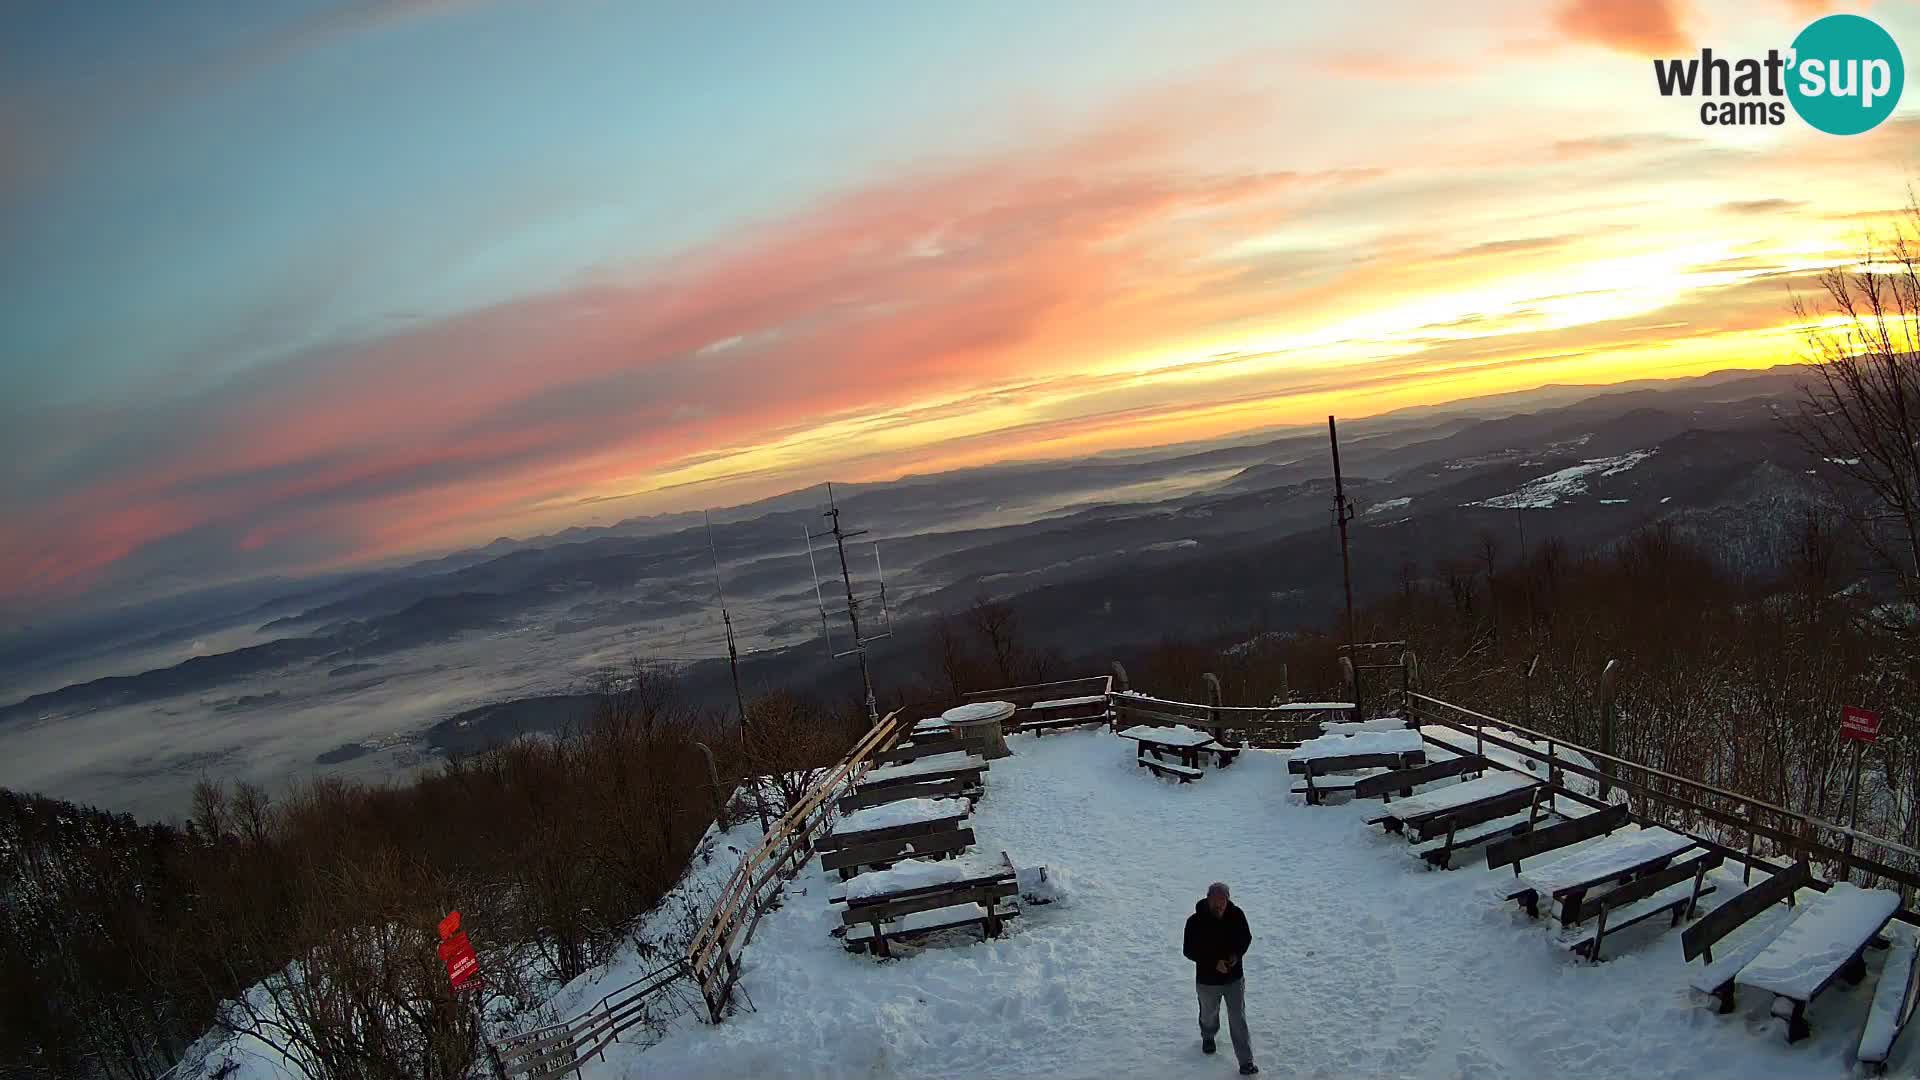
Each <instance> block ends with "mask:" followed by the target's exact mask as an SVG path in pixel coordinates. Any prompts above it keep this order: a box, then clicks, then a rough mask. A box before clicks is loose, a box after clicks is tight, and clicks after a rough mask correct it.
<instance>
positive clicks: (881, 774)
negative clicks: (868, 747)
mask: <svg viewBox="0 0 1920 1080" xmlns="http://www.w3.org/2000/svg"><path fill="white" fill-rule="evenodd" d="M946 752H947V753H949V754H955V755H958V754H959V753H960V752H959V751H958V750H954V749H952V748H948V749H947V751H946ZM939 756H940V755H938V754H935V755H931V756H929V757H925V758H915V759H914V760H912V761H908V762H903V763H902V764H899V765H889V766H886V767H884V768H881V769H872V770H869V771H868V772H867V774H866V775H865V776H862V777H861V778H860V782H859V785H858V790H860V791H877V790H880V789H882V788H890V787H909V786H912V785H916V784H931V783H934V782H936V781H940V780H952V779H958V780H960V781H962V783H963V784H964V785H965V786H967V787H975V788H979V787H984V786H985V782H984V781H983V780H982V778H981V774H982V773H984V772H986V771H987V762H986V759H985V758H982V757H980V756H979V755H978V754H967V755H965V757H964V758H960V757H956V759H955V763H954V764H952V765H944V766H942V765H941V764H940V763H939V762H937V761H936V760H935V759H936V758H938V757H939ZM930 763H931V764H930Z"/></svg>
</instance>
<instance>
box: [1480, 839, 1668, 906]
mask: <svg viewBox="0 0 1920 1080" xmlns="http://www.w3.org/2000/svg"><path fill="white" fill-rule="evenodd" d="M1693 846H1694V839H1693V838H1692V837H1691V836H1683V835H1681V834H1680V833H1677V832H1673V831H1672V830H1670V829H1663V828H1660V827H1659V826H1657V825H1656V826H1654V827H1652V828H1641V829H1632V830H1624V829H1623V830H1621V831H1620V832H1617V833H1614V834H1613V835H1611V836H1603V837H1598V838H1595V839H1593V840H1588V841H1585V842H1584V843H1580V844H1576V845H1574V846H1573V847H1570V848H1567V849H1566V850H1565V851H1564V853H1562V854H1561V855H1560V856H1559V857H1558V858H1555V859H1551V860H1548V861H1546V862H1543V863H1540V864H1538V865H1536V866H1534V867H1532V868H1530V869H1527V870H1523V871H1521V873H1520V878H1519V882H1520V885H1521V889H1520V891H1518V892H1516V893H1513V894H1512V895H1511V896H1510V897H1509V899H1514V900H1518V901H1520V904H1521V906H1523V907H1525V908H1526V909H1527V914H1528V915H1531V916H1534V917H1536V918H1537V917H1538V916H1539V914H1540V898H1541V897H1543V896H1544V897H1547V898H1548V901H1547V902H1548V904H1549V906H1551V905H1552V904H1553V903H1555V902H1558V903H1559V904H1560V912H1561V918H1560V921H1561V923H1562V925H1565V926H1572V925H1573V924H1574V923H1575V922H1577V921H1579V915H1580V908H1581V901H1582V900H1584V899H1585V898H1586V895H1587V893H1588V892H1589V891H1590V890H1592V889H1595V888H1597V887H1599V886H1603V885H1606V884H1608V883H1610V882H1614V881H1620V880H1625V879H1628V878H1632V877H1634V876H1636V875H1638V874H1643V873H1646V872H1647V871H1649V870H1658V869H1660V868H1661V867H1664V866H1665V865H1666V864H1667V863H1669V862H1671V861H1672V860H1673V857H1674V856H1675V855H1678V854H1680V853H1681V852H1683V851H1687V850H1688V849H1690V848H1692V847H1693Z"/></svg>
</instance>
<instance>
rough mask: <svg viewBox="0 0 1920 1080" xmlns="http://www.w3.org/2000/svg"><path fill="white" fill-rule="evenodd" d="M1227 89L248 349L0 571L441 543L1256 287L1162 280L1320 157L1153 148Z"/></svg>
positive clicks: (10, 551) (1256, 221) (1193, 128)
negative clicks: (389, 322) (605, 271)
mask: <svg viewBox="0 0 1920 1080" xmlns="http://www.w3.org/2000/svg"><path fill="white" fill-rule="evenodd" d="M1230 96H1231V87H1228V88H1225V90H1224V91H1223V92H1217V93H1214V94H1212V95H1210V96H1209V97H1208V98H1207V99H1206V100H1191V99H1181V100H1175V101H1169V102H1161V103H1159V104H1154V103H1151V102H1135V103H1131V105H1130V107H1129V109H1128V110H1127V111H1125V112H1122V113H1121V114H1119V116H1118V117H1117V119H1115V120H1114V121H1113V122H1111V123H1109V124H1106V125H1103V126H1100V127H1098V128H1096V129H1094V130H1092V131H1089V132H1087V133H1085V134H1083V135H1082V136H1080V137H1077V138H1073V139H1070V140H1067V141H1065V142H1064V143H1062V144H1059V145H1057V146H1053V147H1049V148H1045V149H1039V150H1029V151H1024V152H1018V153H1013V154H1009V155H1006V156H1004V157H1002V158H999V159H995V160H990V161H985V162H979V163H975V164H971V165H967V166H963V167H958V168H954V169H950V170H947V171H945V172H940V173H931V174H925V175H919V176H912V177H906V178H902V179H900V180H896V181H893V182H890V183H886V184H880V185H875V186H873V187H870V188H867V189H865V190H860V191H855V192H850V193H847V194H846V195H844V196H842V197H840V198H837V199H834V200H831V201H828V202H826V203H824V204H822V205H819V206H817V207H815V208H813V209H812V210H811V211H809V212H806V213H804V214H800V215H797V216H795V217H793V218H791V219H789V220H786V221H782V222H776V223H774V224H772V225H770V226H768V227H765V228H763V229H761V230H759V231H757V232H755V233H753V234H751V235H745V236H741V237H738V238H736V239H735V240H734V241H732V242H731V243H729V244H726V245H724V246H722V247H719V248H716V249H713V250H710V251H706V252H703V253H699V254H697V255H695V256H693V257H689V258H686V259H682V260H679V261H677V262H675V263H673V264H670V265H666V266H661V267H656V268H653V269H652V270H650V271H648V272H645V273H641V274H638V275H634V276H631V277H630V278H627V279H624V280H610V281H604V282H601V283H599V284H595V285H591V286H585V287H581V288H577V289H573V290H570V291H566V292H560V293H554V294H550V295H545V296H536V297H530V298H526V299H523V300H519V301H515V302H511V303H506V304H501V305H498V306H496V307H493V308H490V309H486V310H481V311H475V312H472V313H469V314H465V315H461V316H458V317H455V318H451V319H447V320H444V321H440V322H437V323H430V324H424V325H419V326H415V327H410V328H407V329H403V330H401V331H400V332H397V333H394V334H391V335H389V336H387V337H385V338H382V339H378V340H375V341H371V342H369V343H367V344H365V345H362V346H358V347H355V348H352V349H349V350H346V351H328V352H323V353H316V354H314V355H309V356H305V357H301V358H299V359H298V360H297V361H294V362H290V363H286V364H283V365H281V366H280V367H279V368H277V369H274V370H269V371H260V372H254V373H252V374H249V375H247V376H243V377H242V378H241V379H240V381H238V382H236V383H235V384H233V385H231V386H229V387H228V388H225V389H223V390H222V391H221V392H220V393H219V395H218V397H216V398H213V399H209V400H206V401H203V402H201V403H199V404H198V405H196V406H195V407H194V408H193V409H192V410H191V411H190V412H189V414H187V415H183V416H181V417H179V418H178V422H177V423H176V424H174V426H175V427H176V428H177V433H175V434H172V435H170V437H169V438H168V439H167V440H165V442H164V444H163V445H162V446H161V448H160V449H159V450H158V451H157V452H148V453H143V454H141V455H140V456H138V457H129V458H128V459H127V460H126V461H124V462H123V463H122V464H121V465H120V466H119V467H118V468H117V469H114V470H112V471H110V472H109V473H108V474H106V475H104V476H101V477H99V478H98V479H96V480H95V481H93V482H90V483H87V484H85V485H82V486H79V487H77V488H76V489H74V490H71V491H69V492H68V493H66V494H65V495H63V496H61V497H59V498H57V499H55V500H54V501H53V502H52V504H51V505H49V506H44V507H36V508H35V511H36V512H35V513H34V514H32V515H31V522H32V524H30V525H28V526H27V527H26V528H24V529H19V530H15V531H13V532H10V533H9V534H7V535H6V536H4V537H0V565H12V566H16V567H21V568H24V570H23V572H21V573H20V574H18V576H16V577H15V578H14V579H13V580H12V581H10V582H7V583H6V584H5V585H3V586H0V592H3V593H6V594H13V595H15V596H19V595H21V594H33V593H42V592H45V591H48V590H53V589H71V588H77V587H84V586H85V585H87V584H90V583H98V582H100V581H102V580H105V579H106V578H107V577H108V576H110V575H111V574H113V573H119V572H131V570H130V569H127V570H123V569H121V568H123V567H127V568H130V567H132V566H134V565H135V564H136V563H137V562H138V560H137V559H136V558H135V557H136V556H137V555H140V554H141V553H142V550H143V549H151V548H152V547H153V546H154V545H156V544H158V543H159V542H161V541H167V542H169V543H171V544H187V543H189V542H191V543H193V544H195V545H210V546H213V547H215V548H218V549H220V550H224V551H227V552H229V553H231V554H233V555H234V556H235V557H238V558H246V559H257V560H262V561H263V563H264V562H266V561H271V560H273V559H275V558H276V557H278V558H281V559H288V560H299V559H306V560H308V561H312V560H314V559H321V560H323V561H339V560H352V559H363V558H368V557H375V556H380V555H386V554H392V553H395V552H398V551H406V550H419V549H423V548H429V547H433V546H435V545H440V544H450V543H456V542H460V541H462V540H465V539H470V538H472V534H474V533H476V532H488V533H491V532H493V531H497V530H498V529H500V528H502V527H503V526H502V525H501V523H502V522H511V521H515V520H521V519H523V518H524V517H525V515H526V514H527V513H529V512H530V510H531V509H532V508H534V507H537V506H542V505H546V504H549V503H551V501H553V500H556V499H565V498H567V497H568V496H569V494H570V493H574V492H579V491H583V490H588V489H591V488H593V487H595V486H596V485H603V484H606V483H609V482H613V481H617V480H620V479H621V478H623V477H628V476H633V475H635V474H645V473H647V472H649V471H655V470H660V469H665V468H670V467H673V466H674V465H676V464H678V463H681V462H684V461H687V460H689V459H691V458H694V457H696V456H698V455H700V454H703V453H707V452H710V451H711V450H713V449H714V448H716V447H738V446H744V445H751V444H753V443H754V442H756V441H760V440H764V439H766V438H768V437H772V436H777V435H778V434H780V433H790V432H796V431H804V430H806V429H807V428H809V427H811V426H813V425H817V424H819V423H821V422H823V421H825V420H828V419H830V418H835V417H849V416H860V415H868V414H871V413H873V412H874V411H875V410H876V409H884V408H889V407H893V406H895V405H897V404H900V403H903V402H910V401H913V400H915V399H918V398H923V397H925V396H928V395H936V394H950V393H958V392H964V391H966V390H968V389H970V388H974V387H978V386H980V385H982V384H988V383H992V382H995V381H1009V380H1012V381H1025V382H1026V383H1028V384H1030V385H1035V386H1044V385H1045V384H1046V382H1047V381H1048V380H1049V379H1052V378H1061V377H1067V376H1068V375H1070V373H1071V372H1072V371H1073V370H1074V369H1075V368H1076V367H1077V366H1081V365H1084V364H1085V363H1086V362H1087V361H1088V360H1090V359H1096V358H1101V357H1105V356H1113V355H1119V354H1121V353H1123V352H1125V351H1127V350H1130V349H1134V348H1137V347H1138V346H1139V344H1140V343H1141V342H1142V341H1151V340H1154V339H1156V338H1159V337H1164V336H1165V335H1166V333H1167V331H1168V328H1169V327H1170V326H1181V325H1192V324H1195V323H1198V322H1204V320H1206V319H1209V318H1214V317H1218V316H1219V315H1220V314H1221V313H1223V312H1225V313H1228V314H1233V315H1244V314H1247V313H1249V312H1250V311H1252V310H1254V307H1255V301H1254V298H1251V297H1244V298H1239V299H1237V300H1234V301H1232V302H1230V303H1227V304H1226V305H1225V306H1223V303H1222V302H1221V301H1219V300H1209V299H1205V298H1203V297H1200V296H1198V295H1197V294H1194V293H1192V291H1191V290H1190V289H1187V290H1186V297H1187V298H1186V299H1185V300H1183V301H1180V302H1178V303H1175V302H1171V300H1172V298H1175V297H1176V296H1177V295H1178V294H1179V290H1176V289H1175V288H1174V283H1175V282H1176V281H1182V280H1184V284H1183V288H1185V286H1190V285H1191V283H1192V281H1193V280H1194V272H1193V271H1191V270H1183V267H1184V266H1185V264H1186V262H1187V261H1188V259H1189V257H1190V256H1191V255H1193V254H1195V253H1198V252H1200V251H1204V250H1206V249H1208V248H1209V247H1210V246H1217V245H1218V244H1220V243H1223V242H1225V241H1226V240H1228V239H1231V238H1236V237H1238V236H1240V235H1243V234H1244V233H1245V232H1246V231H1248V230H1250V229H1253V228H1257V227H1266V226H1270V225H1271V224H1273V223H1274V222H1276V221H1279V220H1282V219H1283V217H1284V214H1285V212H1286V211H1285V203H1286V197H1287V196H1288V194H1289V193H1291V192H1295V191H1297V190H1300V189H1303V188H1311V187H1312V186H1314V185H1317V184H1321V183H1324V182H1326V178H1321V177H1315V176H1302V175H1296V174H1292V173H1285V172H1281V173H1224V174H1215V175H1206V174H1201V175H1193V174H1190V173H1187V172H1184V171H1181V170H1179V169H1176V168H1174V167H1172V166H1171V165H1169V164H1167V163H1166V161H1165V159H1166V158H1167V157H1168V156H1169V155H1171V154H1174V153H1176V152H1178V151H1179V150H1180V149H1181V148H1182V147H1183V146H1185V145H1186V144H1187V143H1188V141H1189V140H1190V139H1191V138H1193V137H1194V136H1195V135H1196V134H1199V133H1203V132H1207V131H1210V130H1216V129H1217V128H1218V127H1219V126H1220V125H1222V124H1224V123H1230V122H1240V121H1243V120H1244V119H1245V116H1246V114H1245V113H1244V111H1239V110H1220V109H1210V108H1209V106H1210V105H1216V104H1217V103H1218V102H1219V101H1220V100H1221V99H1222V98H1223V97H1230ZM1221 116H1233V117H1234V120H1233V121H1223V120H1219V119H1213V118H1217V117H1221ZM1182 275H1184V279H1182V277H1181V276H1182ZM716 343H726V344H725V347H720V348H715V347H714V346H715V345H716Z"/></svg>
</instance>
